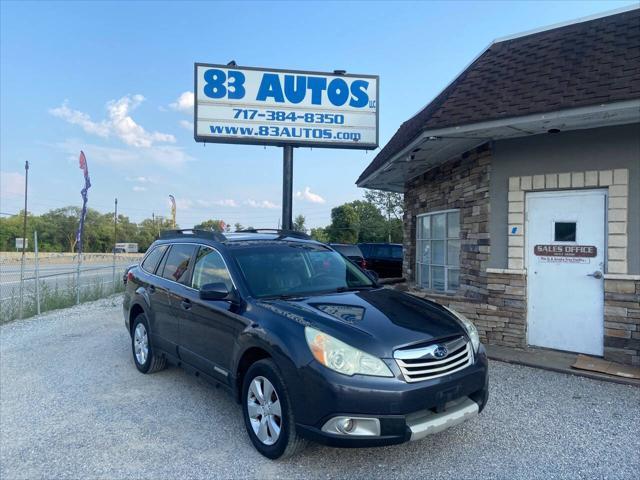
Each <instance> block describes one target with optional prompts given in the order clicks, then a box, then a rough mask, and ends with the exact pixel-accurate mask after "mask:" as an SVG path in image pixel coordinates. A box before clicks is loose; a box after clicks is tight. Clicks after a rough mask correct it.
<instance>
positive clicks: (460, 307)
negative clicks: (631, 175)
mask: <svg viewBox="0 0 640 480" xmlns="http://www.w3.org/2000/svg"><path fill="white" fill-rule="evenodd" d="M490 175H491V150H490V148H489V146H488V144H487V145H483V146H481V147H479V148H477V149H475V150H472V151H470V152H467V153H466V154H464V155H462V156H461V157H459V158H456V159H453V160H450V161H449V162H447V163H445V164H443V165H441V166H439V167H436V168H434V169H432V170H429V171H428V172H426V173H424V174H422V175H420V176H419V177H416V178H414V179H412V180H411V181H409V182H408V183H407V184H406V186H405V197H404V199H405V213H404V249H405V250H404V251H405V257H404V263H403V274H404V277H405V278H406V279H407V283H406V284H399V285H397V286H396V287H395V288H398V289H402V290H406V291H407V292H409V293H411V294H413V295H416V296H419V297H423V298H429V299H431V300H435V301H436V302H438V303H440V304H442V305H446V306H448V307H451V308H453V309H455V310H457V311H459V312H460V313H463V314H464V315H466V316H467V317H468V318H469V319H470V320H472V321H473V322H474V323H475V325H476V326H477V328H478V331H479V333H480V336H481V337H482V340H483V341H484V342H487V343H490V344H493V345H505V346H510V347H523V348H524V347H526V346H527V340H526V338H527V334H526V328H527V327H526V325H527V320H526V318H527V283H526V282H527V277H526V271H525V270H524V269H523V268H522V267H523V265H522V263H517V264H513V260H514V259H513V258H511V257H512V256H514V255H513V254H512V252H513V250H515V249H517V248H523V247H522V246H523V245H524V243H523V242H522V243H521V244H520V243H518V244H515V243H513V240H514V239H512V238H510V243H509V247H510V248H509V257H510V258H509V266H510V268H509V269H498V268H487V262H488V259H489V253H490V249H491V240H490V236H489V215H490V213H491V212H490V207H489V178H490ZM537 177H540V176H537ZM561 177H562V175H558V182H560V180H562V181H563V182H565V179H564V177H562V178H561ZM592 177H593V178H592ZM528 178H529V177H515V178H510V179H509V186H508V187H509V189H510V192H509V195H510V203H509V205H510V206H509V212H510V213H509V217H510V220H509V221H510V223H513V222H512V221H511V220H512V216H513V215H512V214H513V213H514V212H515V213H521V212H520V211H519V210H518V209H516V208H515V207H517V206H519V205H516V204H514V203H513V202H515V201H516V200H518V201H521V200H520V197H518V199H515V198H511V196H512V195H514V194H515V193H514V192H516V190H517V194H518V195H520V196H521V197H522V196H523V195H524V191H526V190H529V189H533V188H538V187H539V188H547V187H548V188H552V187H554V178H550V179H548V178H546V177H544V176H542V178H543V179H544V180H545V181H546V182H549V184H546V182H545V185H544V187H543V186H542V183H541V180H540V178H536V177H533V180H534V181H533V183H532V184H531V186H529V184H528ZM570 178H573V177H570ZM576 178H577V179H578V180H580V178H581V177H579V176H578V177H576ZM585 178H586V180H585V183H584V184H583V185H580V186H585V187H586V186H591V184H593V182H595V181H596V180H594V179H597V182H598V183H597V185H598V186H604V185H607V186H608V187H609V192H610V195H611V198H610V200H609V224H608V229H609V241H610V245H609V247H610V248H609V253H610V254H611V247H612V245H611V235H614V236H615V235H617V233H616V232H617V230H616V229H615V228H612V225H611V222H614V223H615V222H620V221H622V220H624V218H626V213H627V212H626V198H624V200H625V202H624V205H623V203H619V205H618V204H615V205H612V202H616V201H618V200H619V198H618V197H617V196H616V195H622V194H624V193H626V190H624V188H626V186H625V184H624V182H625V181H626V179H627V178H628V177H627V172H626V170H614V171H603V172H587V173H586V174H585ZM516 180H517V182H516ZM565 183H566V182H565ZM612 185H613V187H612ZM618 185H620V186H621V189H620V191H618V190H615V189H616V188H618ZM555 186H556V187H557V186H559V185H558V184H556V185H555ZM562 186H566V187H571V188H573V187H578V186H579V185H578V184H576V185H574V184H573V183H570V184H568V185H564V184H563V185H562ZM505 188H507V186H506V185H505ZM612 188H613V189H614V191H613V193H612ZM623 207H624V208H623ZM612 208H613V209H614V211H613V214H612V210H611V209H612ZM616 208H617V209H618V210H624V211H621V212H617V211H615V209H616ZM449 209H459V210H460V243H461V247H460V288H459V289H458V291H457V292H455V293H435V292H433V291H429V290H424V289H420V288H416V285H415V281H416V276H415V265H416V242H415V239H416V223H417V216H418V215H421V214H424V213H431V212H437V211H441V210H449ZM618 213H620V215H617V214H618ZM522 214H523V213H522ZM613 227H617V225H614V226H613ZM520 230H522V229H520ZM618 236H622V234H620V235H618ZM616 239H617V238H616ZM616 239H614V240H616ZM516 240H517V239H516ZM521 240H523V239H522V238H521ZM625 241H626V240H625ZM614 247H616V248H618V244H617V243H615V245H614ZM620 248H624V250H625V252H626V243H625V245H624V246H621V245H620ZM614 253H617V252H614ZM521 257H522V255H520V256H518V259H519V258H521ZM611 257H613V258H610V260H609V265H611V261H612V260H618V256H617V255H611ZM624 263H625V265H622V264H621V265H620V266H618V267H617V268H614V270H615V271H616V273H609V274H607V275H605V284H604V289H605V302H604V303H605V311H604V314H605V318H604V322H605V323H604V329H605V330H604V358H605V359H607V360H612V361H616V362H622V363H626V364H632V365H640V277H638V276H636V275H626V274H624V273H623V272H626V262H624ZM514 267H517V268H514Z"/></svg>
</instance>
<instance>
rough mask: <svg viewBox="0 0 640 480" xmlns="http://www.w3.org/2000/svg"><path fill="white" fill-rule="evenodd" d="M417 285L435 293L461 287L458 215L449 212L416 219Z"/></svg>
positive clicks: (456, 212) (451, 211)
mask: <svg viewBox="0 0 640 480" xmlns="http://www.w3.org/2000/svg"><path fill="white" fill-rule="evenodd" d="M416 259H417V269H416V270H417V279H416V280H417V284H418V286H420V287H422V288H428V289H431V290H438V291H442V292H445V291H455V290H457V289H458V286H459V285H460V211H459V210H448V211H446V212H435V213H429V214H427V215H420V216H419V217H418V225H417V238H416Z"/></svg>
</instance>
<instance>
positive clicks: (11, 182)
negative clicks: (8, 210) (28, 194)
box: [0, 172, 24, 199]
mask: <svg viewBox="0 0 640 480" xmlns="http://www.w3.org/2000/svg"><path fill="white" fill-rule="evenodd" d="M23 195H24V175H23V174H22V173H18V172H0V197H2V198H5V199H6V198H19V197H22V196H23Z"/></svg>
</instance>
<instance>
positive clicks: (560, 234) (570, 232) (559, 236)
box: [553, 222, 576, 242]
mask: <svg viewBox="0 0 640 480" xmlns="http://www.w3.org/2000/svg"><path fill="white" fill-rule="evenodd" d="M553 240H554V241H555V242H575V241H576V222H554V232H553Z"/></svg>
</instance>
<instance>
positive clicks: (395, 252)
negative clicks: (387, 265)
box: [391, 245, 402, 259]
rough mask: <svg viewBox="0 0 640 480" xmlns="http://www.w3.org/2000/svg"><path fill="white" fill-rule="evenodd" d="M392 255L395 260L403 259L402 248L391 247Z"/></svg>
mask: <svg viewBox="0 0 640 480" xmlns="http://www.w3.org/2000/svg"><path fill="white" fill-rule="evenodd" d="M391 255H392V256H393V258H400V259H401V258H402V247H400V246H396V245H394V246H393V247H391Z"/></svg>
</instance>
